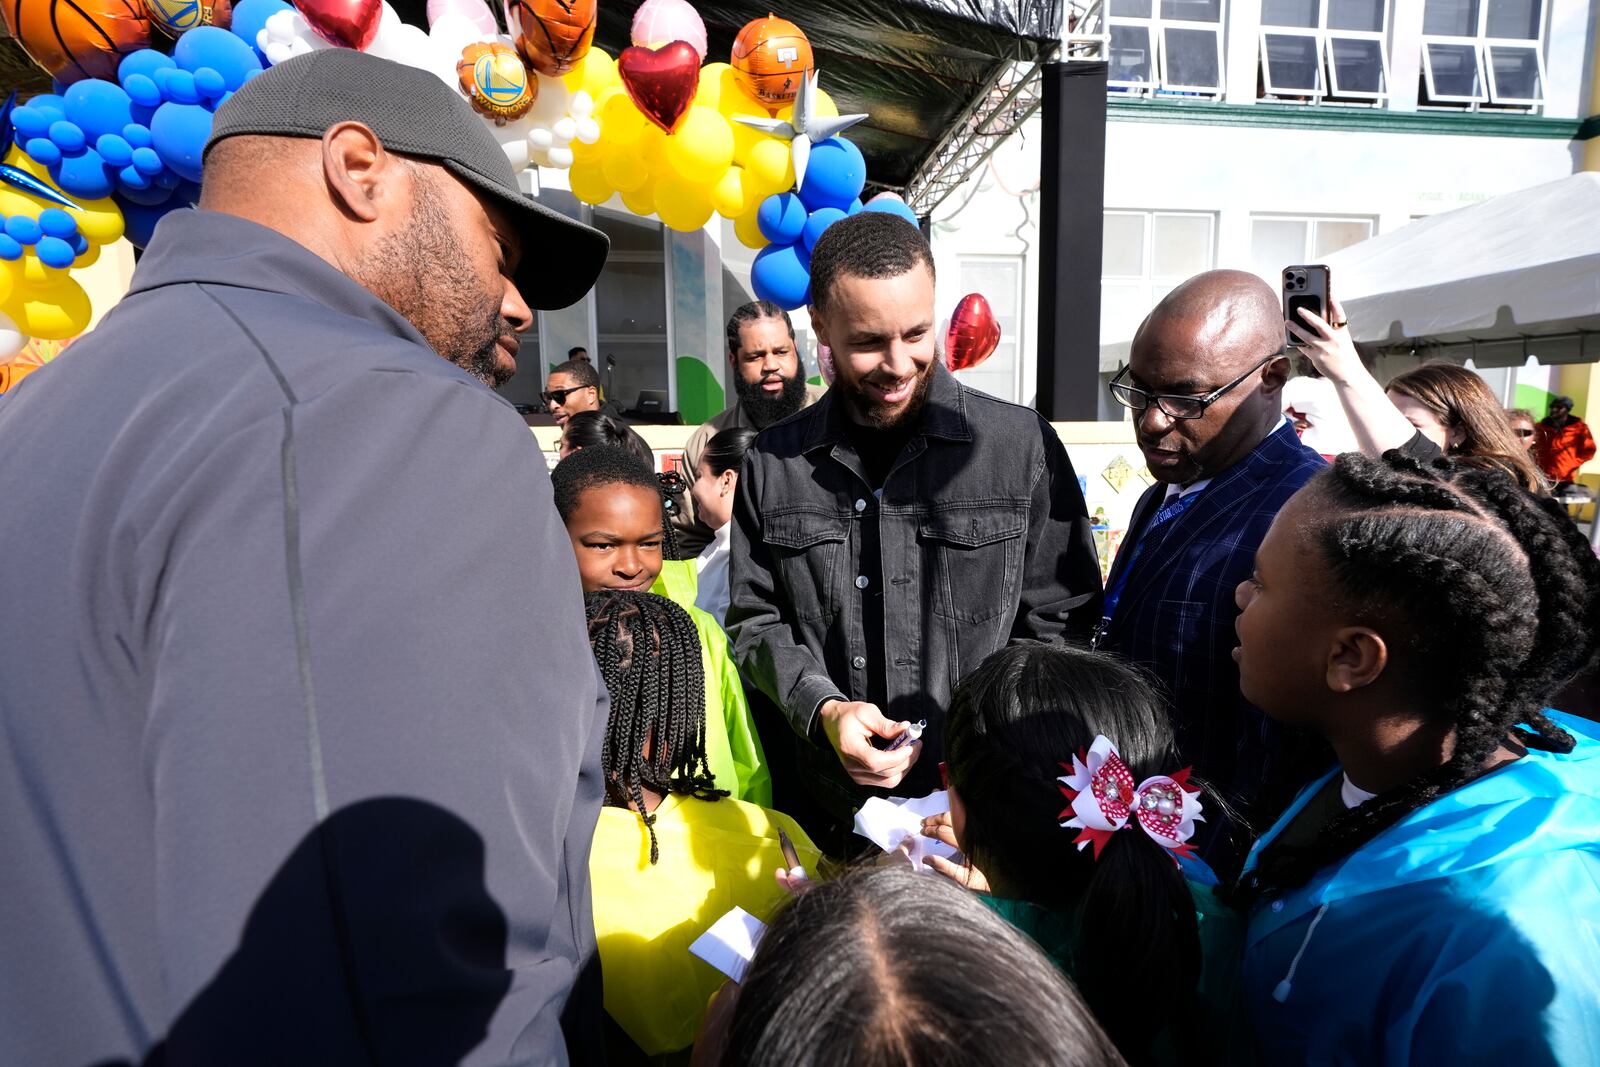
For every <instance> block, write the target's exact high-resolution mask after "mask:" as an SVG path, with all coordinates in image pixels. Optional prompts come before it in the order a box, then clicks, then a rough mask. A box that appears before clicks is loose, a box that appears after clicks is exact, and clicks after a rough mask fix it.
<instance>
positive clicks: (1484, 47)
mask: <svg viewBox="0 0 1600 1067" xmlns="http://www.w3.org/2000/svg"><path fill="white" fill-rule="evenodd" d="M1543 31H1544V3H1543V0H1426V3H1425V6H1424V8H1423V17H1422V86H1421V89H1422V92H1421V94H1420V96H1421V103H1422V104H1424V105H1446V106H1458V107H1459V106H1462V105H1466V106H1471V107H1477V106H1480V105H1487V106H1490V107H1512V108H1531V107H1535V106H1537V105H1539V104H1541V103H1543V102H1544V48H1543Z"/></svg>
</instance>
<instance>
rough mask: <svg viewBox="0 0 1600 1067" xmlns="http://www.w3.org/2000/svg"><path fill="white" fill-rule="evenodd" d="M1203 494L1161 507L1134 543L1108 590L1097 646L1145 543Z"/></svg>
mask: <svg viewBox="0 0 1600 1067" xmlns="http://www.w3.org/2000/svg"><path fill="white" fill-rule="evenodd" d="M1203 492H1205V490H1203V489H1202V490H1199V491H1198V492H1193V493H1184V494H1183V495H1181V496H1179V497H1177V498H1176V499H1174V500H1169V501H1167V502H1166V503H1165V504H1163V505H1161V510H1159V511H1157V512H1156V515H1155V518H1153V519H1151V520H1150V525H1148V526H1146V527H1145V528H1144V530H1143V531H1142V532H1141V533H1140V534H1139V539H1138V540H1137V541H1135V542H1134V543H1133V554H1132V555H1131V556H1129V557H1128V565H1127V566H1126V567H1123V568H1122V571H1121V572H1120V573H1119V574H1118V575H1117V580H1116V582H1114V583H1113V584H1112V586H1111V588H1109V589H1107V590H1106V599H1105V609H1104V611H1103V612H1102V617H1101V619H1100V625H1099V626H1097V627H1096V628H1095V640H1094V643H1095V644H1096V645H1098V644H1099V643H1100V639H1101V638H1103V637H1104V636H1105V634H1106V631H1108V630H1109V629H1111V619H1112V617H1113V616H1114V615H1116V613H1117V602H1118V601H1119V600H1121V599H1122V593H1123V590H1124V589H1126V588H1127V585H1128V576H1129V575H1131V574H1132V573H1133V565H1134V564H1135V563H1138V562H1139V553H1140V552H1142V551H1144V546H1145V543H1146V542H1147V541H1149V540H1150V535H1151V534H1153V533H1155V532H1156V530H1158V529H1159V528H1160V527H1161V526H1162V525H1164V524H1166V523H1169V522H1171V521H1172V520H1173V519H1176V518H1177V517H1178V516H1179V515H1182V514H1183V513H1184V511H1185V510H1187V509H1188V507H1189V505H1190V504H1193V503H1194V502H1195V501H1196V500H1199V499H1200V493H1203Z"/></svg>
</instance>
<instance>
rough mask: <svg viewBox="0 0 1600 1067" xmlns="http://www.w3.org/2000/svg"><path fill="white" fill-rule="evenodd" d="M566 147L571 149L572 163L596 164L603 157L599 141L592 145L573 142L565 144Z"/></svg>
mask: <svg viewBox="0 0 1600 1067" xmlns="http://www.w3.org/2000/svg"><path fill="white" fill-rule="evenodd" d="M567 147H568V148H570V149H572V161H573V162H574V163H598V162H600V160H601V159H602V158H604V156H605V149H603V148H601V147H600V142H599V141H596V142H595V143H594V144H585V143H584V142H582V141H579V140H573V141H571V142H569V143H568V144H567Z"/></svg>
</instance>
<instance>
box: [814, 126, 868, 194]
mask: <svg viewBox="0 0 1600 1067" xmlns="http://www.w3.org/2000/svg"><path fill="white" fill-rule="evenodd" d="M866 186H867V161H866V160H865V159H863V158H862V156H861V149H859V148H857V147H856V146H855V145H853V144H851V143H850V142H849V141H847V140H845V139H844V138H843V137H830V138H828V139H827V140H826V141H823V142H822V143H821V144H815V145H812V146H811V156H810V158H809V159H808V160H807V162H806V180H805V181H804V182H802V183H800V199H801V200H803V201H805V205H806V207H807V208H809V209H811V210H812V211H816V210H817V209H818V208H824V207H836V208H838V209H839V210H840V211H844V210H845V209H847V208H849V206H850V203H851V201H853V200H855V198H856V197H858V196H860V195H861V190H862V189H865V188H866Z"/></svg>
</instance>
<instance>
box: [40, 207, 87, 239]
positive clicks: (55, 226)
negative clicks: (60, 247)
mask: <svg viewBox="0 0 1600 1067" xmlns="http://www.w3.org/2000/svg"><path fill="white" fill-rule="evenodd" d="M39 229H40V230H42V231H44V233H45V234H47V235H48V236H50V237H60V238H62V239H63V240H68V241H70V240H71V239H72V238H74V237H76V236H78V224H77V222H76V221H75V220H74V219H73V217H72V216H71V215H69V214H67V213H66V212H65V211H62V210H61V209H60V208H58V207H47V208H45V209H44V210H43V211H41V212H39Z"/></svg>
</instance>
